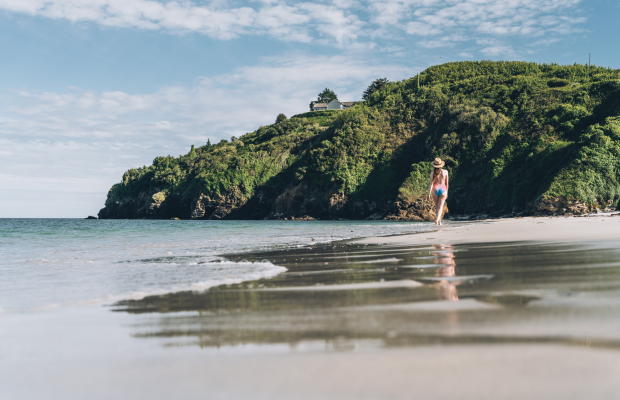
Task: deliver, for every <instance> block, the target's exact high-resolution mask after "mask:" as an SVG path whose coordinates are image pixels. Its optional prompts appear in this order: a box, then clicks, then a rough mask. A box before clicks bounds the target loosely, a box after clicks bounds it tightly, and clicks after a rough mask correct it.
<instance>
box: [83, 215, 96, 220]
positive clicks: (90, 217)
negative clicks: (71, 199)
mask: <svg viewBox="0 0 620 400" xmlns="http://www.w3.org/2000/svg"><path fill="white" fill-rule="evenodd" d="M84 219H97V217H93V216H92V215H89V216H88V217H86V218H84Z"/></svg>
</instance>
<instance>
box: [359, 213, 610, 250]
mask: <svg viewBox="0 0 620 400" xmlns="http://www.w3.org/2000/svg"><path fill="white" fill-rule="evenodd" d="M614 239H620V214H607V215H601V216H593V217H543V218H540V217H538V218H536V217H527V218H511V219H497V220H485V221H480V222H476V223H472V224H458V225H457V224H455V225H450V224H446V225H442V226H440V227H438V228H437V230H436V231H430V232H424V233H417V234H412V235H402V236H389V237H369V238H364V239H360V240H357V241H356V242H357V243H367V244H384V243H390V244H426V243H433V244H436V243H442V244H464V243H499V242H520V241H539V242H582V241H597V240H614Z"/></svg>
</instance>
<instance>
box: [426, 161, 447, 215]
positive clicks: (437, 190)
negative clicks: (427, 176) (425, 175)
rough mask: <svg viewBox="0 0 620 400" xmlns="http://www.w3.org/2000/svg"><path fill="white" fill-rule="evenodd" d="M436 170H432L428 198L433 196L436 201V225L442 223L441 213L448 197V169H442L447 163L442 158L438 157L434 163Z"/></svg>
mask: <svg viewBox="0 0 620 400" xmlns="http://www.w3.org/2000/svg"><path fill="white" fill-rule="evenodd" d="M432 165H433V167H434V168H435V170H434V171H433V172H431V184H430V186H429V188H428V197H427V200H430V199H431V196H432V197H433V201H434V202H435V209H436V210H437V218H436V219H435V224H436V225H441V214H442V211H443V204H444V203H445V201H446V199H447V198H448V171H446V170H445V169H442V168H443V166H444V165H446V163H445V162H444V161H441V158H436V159H435V161H433V163H432Z"/></svg>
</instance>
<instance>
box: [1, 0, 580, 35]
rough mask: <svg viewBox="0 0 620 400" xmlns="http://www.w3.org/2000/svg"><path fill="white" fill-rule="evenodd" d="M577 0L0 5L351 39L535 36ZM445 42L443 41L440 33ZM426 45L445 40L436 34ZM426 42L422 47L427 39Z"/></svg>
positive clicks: (180, 29) (4, 1)
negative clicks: (408, 35) (411, 36)
mask: <svg viewBox="0 0 620 400" xmlns="http://www.w3.org/2000/svg"><path fill="white" fill-rule="evenodd" d="M579 2H580V0H367V1H364V2H353V1H351V0H333V1H332V2H330V3H329V4H328V3H327V2H323V1H317V2H308V1H307V2H294V1H286V0H274V1H250V2H245V3H238V2H224V1H212V2H208V3H206V4H205V3H203V2H200V3H198V2H196V1H190V0H184V1H180V0H178V1H174V0H161V1H157V0H0V9H4V10H9V11H13V12H17V13H26V14H30V15H36V16H41V17H47V18H54V19H66V20H69V21H72V22H91V23H96V24H100V25H104V26H110V27H126V28H134V29H145V30H160V31H166V32H171V33H184V32H196V33H200V34H204V35H208V36H210V37H213V38H216V39H222V40H229V39H234V38H239V37H243V36H248V35H265V36H269V37H273V38H276V39H278V40H282V41H295V42H306V43H309V42H317V43H323V44H330V45H336V46H346V45H355V46H357V47H359V42H360V41H368V40H371V38H373V37H389V36H390V35H392V36H400V34H401V33H403V32H405V33H407V34H410V35H416V36H422V37H427V38H428V37H431V36H437V35H443V36H450V35H454V33H455V32H457V31H459V32H462V31H464V30H465V31H467V34H466V36H465V37H466V38H474V37H477V36H480V35H500V36H509V35H518V36H529V37H538V36H542V35H545V34H552V35H565V34H567V33H571V32H574V31H577V30H578V28H577V26H578V25H579V24H581V23H583V22H585V19H584V18H583V17H581V16H573V15H571V12H572V11H573V10H574V9H575V6H576V5H578V4H579ZM444 42H445V40H444ZM424 43H426V44H428V45H432V46H431V47H438V45H440V46H447V45H448V44H445V43H440V42H438V41H437V39H427V41H426V42H424ZM427 47H428V46H427Z"/></svg>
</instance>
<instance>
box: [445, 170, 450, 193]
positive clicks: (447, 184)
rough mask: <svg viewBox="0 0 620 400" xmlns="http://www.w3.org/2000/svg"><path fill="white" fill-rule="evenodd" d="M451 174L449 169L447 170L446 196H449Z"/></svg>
mask: <svg viewBox="0 0 620 400" xmlns="http://www.w3.org/2000/svg"><path fill="white" fill-rule="evenodd" d="M449 178H450V175H449V174H448V171H446V197H448V186H450V179H449Z"/></svg>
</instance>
